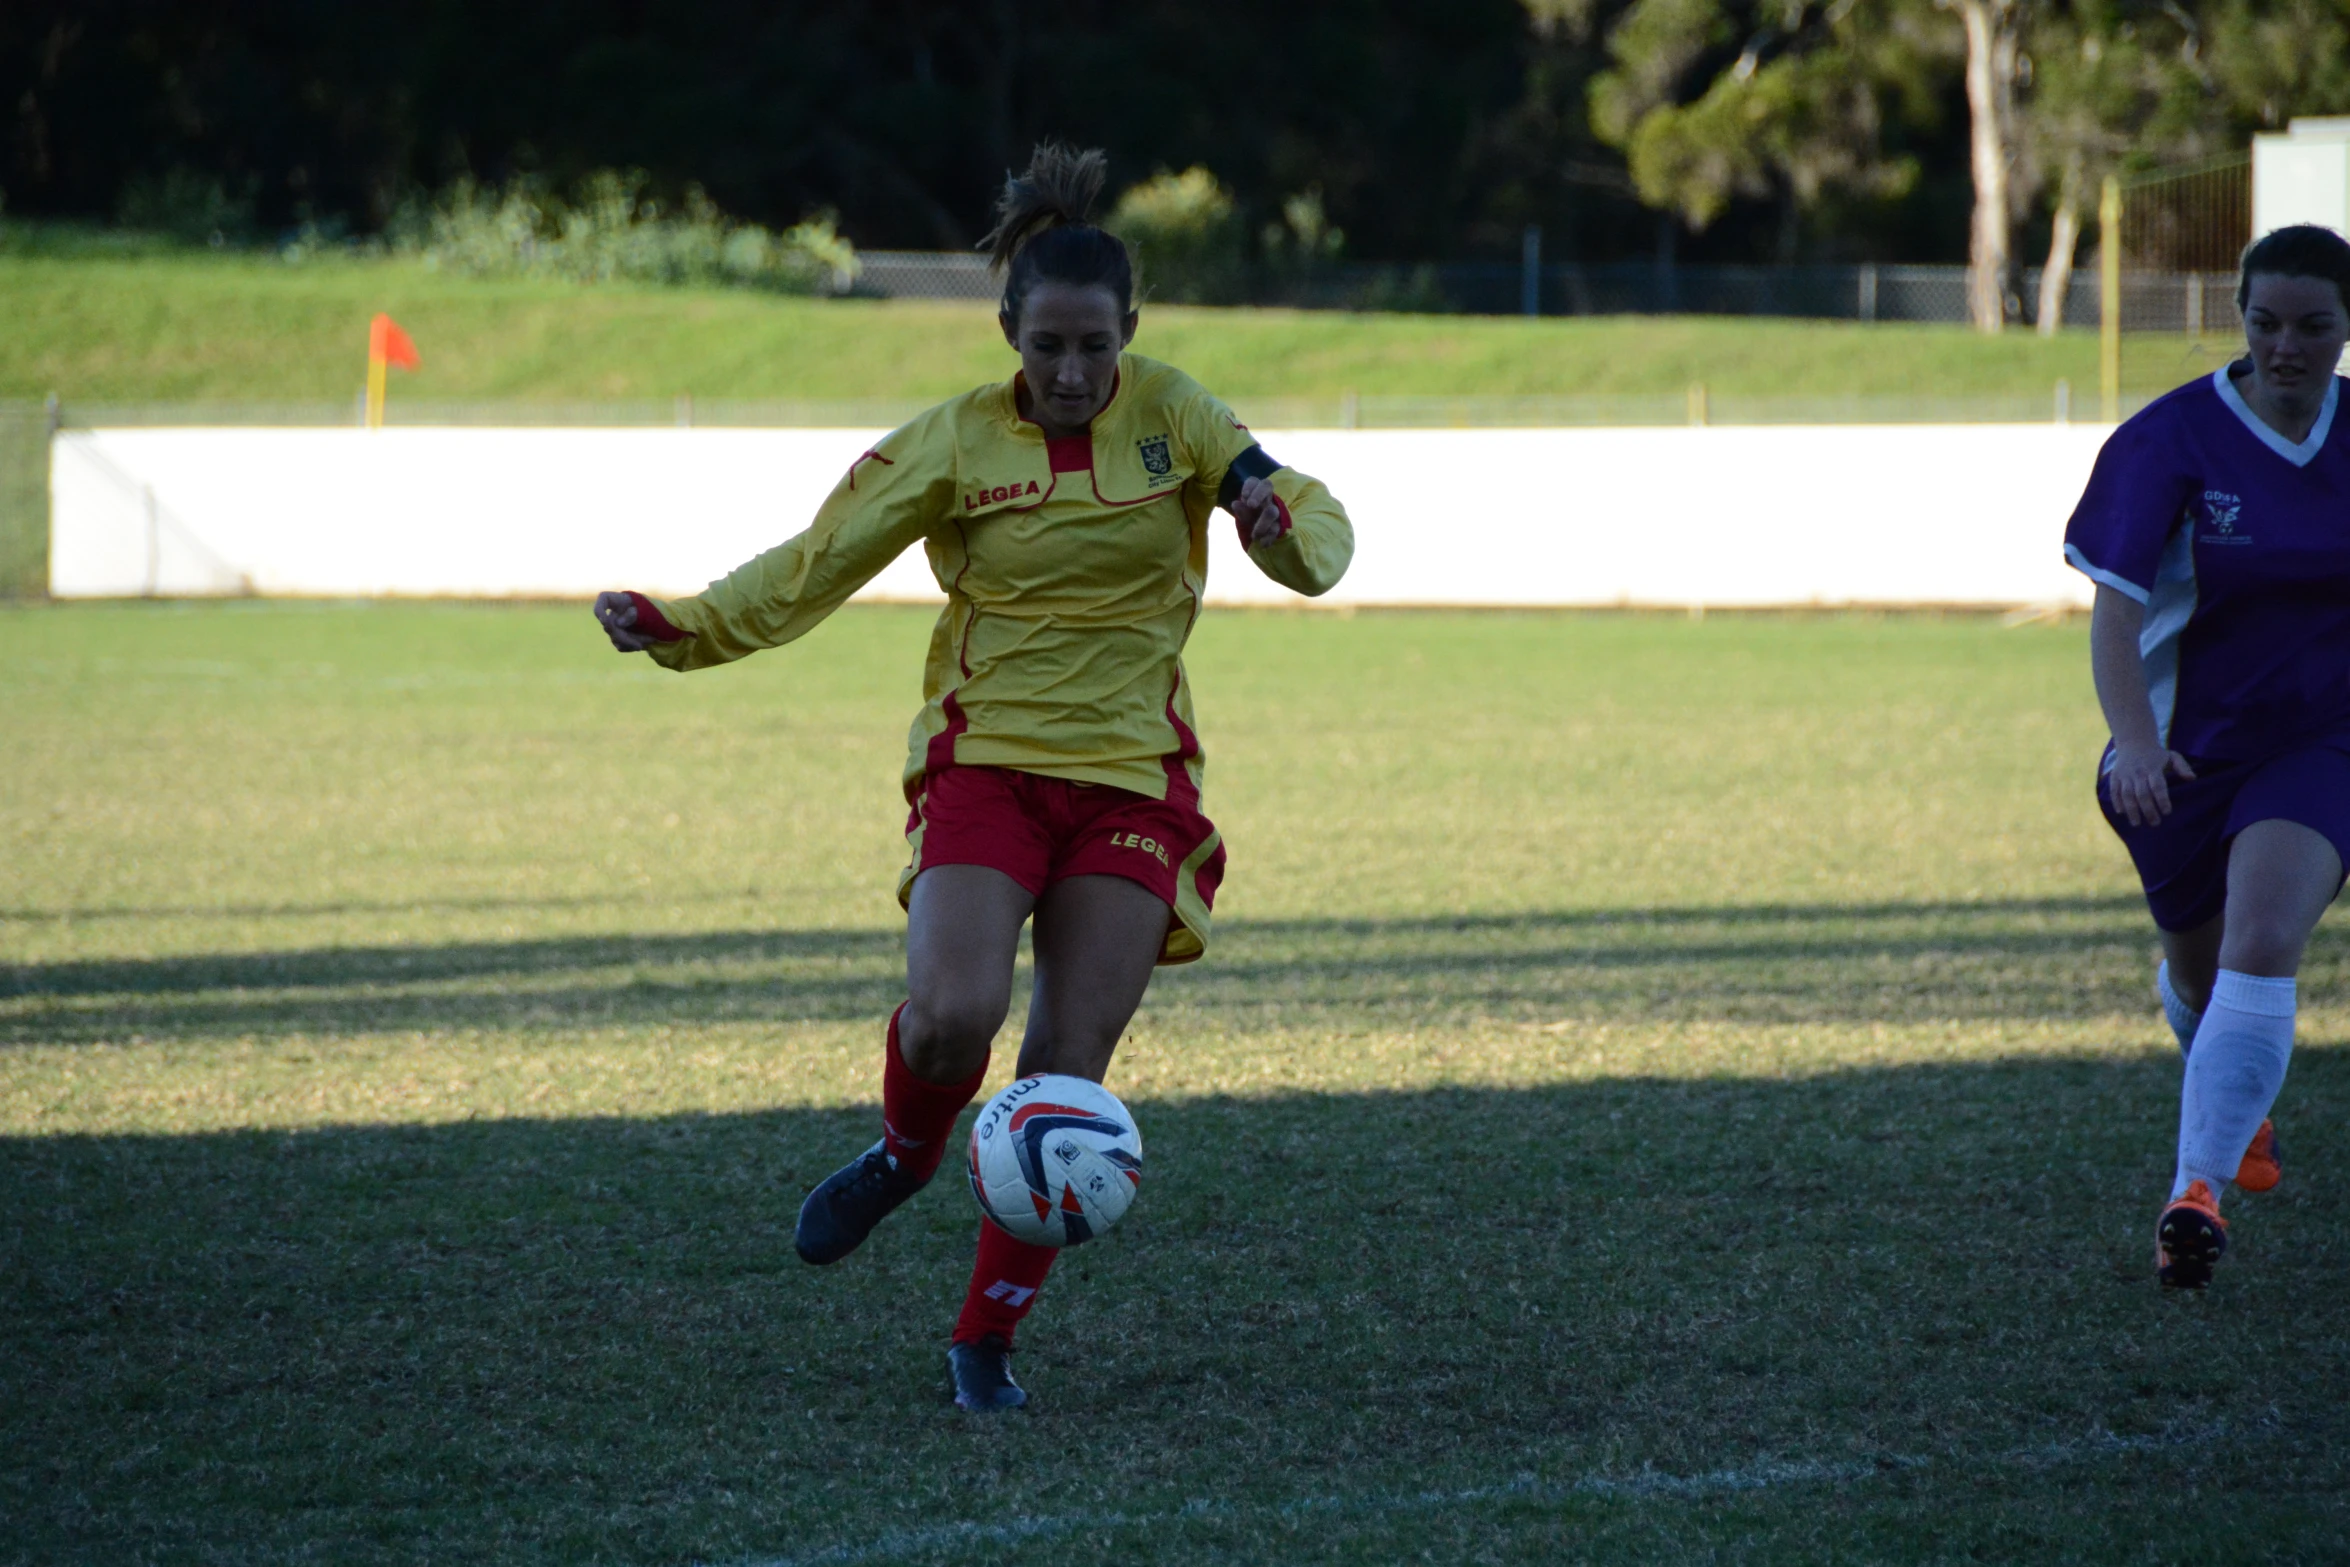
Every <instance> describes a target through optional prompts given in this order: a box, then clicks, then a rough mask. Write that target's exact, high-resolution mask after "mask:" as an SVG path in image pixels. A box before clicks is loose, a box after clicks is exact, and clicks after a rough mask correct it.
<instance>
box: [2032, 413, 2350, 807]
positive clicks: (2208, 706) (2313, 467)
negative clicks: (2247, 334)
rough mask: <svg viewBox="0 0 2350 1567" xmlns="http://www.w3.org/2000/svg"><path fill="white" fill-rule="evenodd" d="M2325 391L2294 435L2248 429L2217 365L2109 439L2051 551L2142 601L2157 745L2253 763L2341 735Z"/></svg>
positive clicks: (2347, 589) (2344, 490)
mask: <svg viewBox="0 0 2350 1567" xmlns="http://www.w3.org/2000/svg"><path fill="white" fill-rule="evenodd" d="M2341 392H2342V383H2341V381H2340V380H2338V379H2337V380H2335V381H2334V382H2333V384H2332V385H2330V386H2328V387H2327V388H2326V396H2325V406H2324V407H2323V408H2322V409H2321V410H2320V411H2319V413H2318V416H2317V423H2316V424H2315V425H2313V426H2311V427H2310V431H2309V439H2307V440H2306V441H2303V442H2302V443H2301V444H2300V445H2298V446H2295V445H2293V444H2292V443H2291V442H2289V441H2287V440H2286V439H2285V438H2284V437H2283V436H2281V435H2279V434H2278V433H2277V432H2276V431H2274V430H2272V429H2270V428H2269V427H2268V426H2267V425H2265V424H2263V423H2262V422H2261V420H2260V416H2259V415H2258V414H2255V413H2254V412H2253V411H2252V410H2251V408H2250V407H2248V406H2247V405H2246V404H2245V402H2244V398H2243V394H2242V393H2241V392H2239V391H2238V390H2237V389H2236V387H2235V384H2234V383H2233V382H2232V381H2231V380H2229V378H2228V372H2227V369H2226V368H2225V367H2222V368H2221V369H2220V370H2218V371H2216V372H2214V373H2213V374H2212V376H2211V378H2210V379H2209V380H2201V381H2191V382H2189V383H2188V384H2187V385H2185V386H2182V387H2180V388H2179V389H2178V390H2177V391H2175V392H2171V393H2169V394H2167V395H2165V396H2163V397H2161V398H2159V399H2157V400H2156V401H2155V402H2153V403H2151V404H2149V405H2148V406H2147V407H2146V408H2145V409H2144V410H2143V411H2142V412H2140V413H2139V414H2137V415H2136V416H2135V417H2134V418H2132V419H2130V420H2129V421H2128V422H2127V423H2125V424H2124V425H2123V426H2122V427H2121V428H2120V429H2118V430H2116V431H2114V432H2113V435H2112V437H2111V439H2109V440H2107V441H2106V443H2105V446H2104V449H2103V450H2101V451H2100V452H2098V454H2097V467H2096V470H2095V471H2094V472H2092V473H2091V474H2090V476H2089V488H2088V489H2087V491H2085V492H2084V493H2083V494H2082V496H2081V504H2080V505H2079V506H2077V507H2075V508H2074V510H2073V518H2072V522H2071V523H2070V524H2069V525H2068V526H2067V527H2066V529H2065V535H2064V557H2065V559H2066V560H2068V561H2070V562H2071V563H2072V564H2073V565H2074V566H2075V567H2076V568H2078V569H2079V570H2081V571H2083V572H2085V573H2087V574H2088V575H2089V576H2090V577H2091V578H2093V579H2095V580H2096V581H2097V582H2099V583H2101V584H2103V585H2104V586H2106V587H2109V588H2112V589H2114V590H2116V591H2117V592H2121V593H2127V594H2128V595H2129V596H2130V597H2132V598H2134V599H2136V600H2137V601H2138V602H2139V603H2141V604H2143V605H2145V606H2146V629H2145V631H2144V632H2143V633H2142V634H2141V635H2140V637H2139V640H2138V650H2139V653H2140V655H2141V656H2142V657H2143V658H2144V659H2145V661H2146V685H2147V689H2148V691H2149V693H2150V694H2151V695H2152V696H2153V698H2154V721H2155V723H2156V724H2157V725H2158V726H2159V727H2160V729H2161V732H2162V735H2163V743H2164V744H2165V745H2167V746H2169V747H2170V748H2171V749H2172V750H2174V751H2180V752H2184V753H2185V754H2186V755H2188V756H2192V757H2208V758H2212V759H2215V760H2221V761H2252V760H2257V759H2259V758H2263V757H2267V756H2271V755H2273V754H2275V753H2276V752H2277V751H2278V750H2279V749H2281V748H2283V747H2285V746H2287V745H2290V744H2291V743H2292V742H2293V741H2295V740H2297V739H2301V738H2305V737H2307V736H2310V735H2313V734H2318V733H2322V732H2324V731H2327V730H2332V729H2340V728H2345V727H2350V432H2344V431H2342V430H2340V429H2339V428H2338V427H2337V425H2336V423H2335V419H2334V411H2335V408H2336V407H2337V405H2338V404H2339V402H2340V400H2341Z"/></svg>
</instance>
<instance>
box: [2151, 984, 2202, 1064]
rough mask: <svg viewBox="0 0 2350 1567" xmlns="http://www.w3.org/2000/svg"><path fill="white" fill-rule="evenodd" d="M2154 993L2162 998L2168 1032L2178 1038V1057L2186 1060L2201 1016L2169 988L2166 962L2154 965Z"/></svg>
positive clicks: (2193, 1042) (2199, 1024) (2200, 1024)
mask: <svg viewBox="0 0 2350 1567" xmlns="http://www.w3.org/2000/svg"><path fill="white" fill-rule="evenodd" d="M2154 993H2155V994H2156V995H2158V996H2160V997H2161V998H2162V1015H2163V1018H2164V1019H2165V1020H2166V1021H2167V1022H2168V1023H2169V1024H2170V1031H2171V1032H2172V1033H2174V1034H2176V1035H2178V1036H2179V1057H2180V1059H2181V1060H2184V1059H2185V1058H2186V1055H2187V1052H2188V1050H2190V1049H2191V1048H2193V1046H2194V1044H2195V1030H2197V1029H2199V1028H2201V1027H2202V1026H2203V1014H2202V1013H2200V1012H2198V1011H2196V1010H2195V1009H2194V1008H2193V1007H2190V1006H2189V1005H2187V1003H2185V1002H2184V1001H2181V1000H2180V999H2179V993H2178V992H2177V991H2175V990H2173V989H2171V988H2170V964H2169V962H2168V961H2167V960H2166V961H2164V962H2162V963H2159V964H2157V965H2155V969H2154Z"/></svg>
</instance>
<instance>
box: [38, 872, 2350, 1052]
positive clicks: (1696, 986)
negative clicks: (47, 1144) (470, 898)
mask: <svg viewBox="0 0 2350 1567" xmlns="http://www.w3.org/2000/svg"><path fill="white" fill-rule="evenodd" d="M2151 945H2152V938H2151V934H2150V927H2149V926H2148V925H2147V923H2146V920H2145V915H2144V913H2143V911H2142V909H2141V907H2140V905H2139V903H2138V901H2137V900H2136V899H2135V898H2123V897H2114V898H2072V899H2035V900H2015V901H2007V902H1983V903H1916V904H1902V903H1879V904H1856V905H1841V904H1816V905H1777V906H1770V905H1766V906H1749V905H1726V906H1721V907H1712V908H1706V907H1693V908H1669V909H1656V910H1639V911H1583V910H1577V911H1563V912H1547V913H1533V914H1525V915H1507V916H1474V917H1446V916H1439V917H1432V918H1405V919H1392V920H1264V921H1240V920H1234V921H1227V922H1225V923H1224V924H1223V925H1221V926H1219V927H1218V934H1217V944H1216V950H1215V952H1214V953H1213V955H1212V956H1211V958H1210V960H1209V961H1208V962H1206V963H1204V964H1202V965H1200V966H1198V967H1197V968H1193V969H1187V970H1177V971H1170V972H1168V973H1167V974H1165V975H1163V976H1162V978H1161V981H1160V983H1159V984H1158V986H1157V987H1156V988H1155V989H1154V991H1153V999H1152V1002H1151V1003H1150V1004H1151V1005H1152V1006H1153V1007H1154V1008H1157V1009H1173V1010H1175V1011H1182V1010H1185V1009H1188V1010H1190V1011H1192V1012H1195V1013H1196V1012H1201V1011H1205V1012H1211V1013H1218V1012H1221V1013H1234V1014H1248V1015H1252V1016H1254V1015H1260V1014H1261V1013H1262V1010H1263V1009H1264V1008H1265V1007H1267V1006H1277V1007H1279V1008H1281V1009H1282V1011H1283V1013H1284V1017H1285V1020H1286V1021H1288V1022H1291V1023H1296V1024H1315V1023H1321V1024H1328V1025H1333V1026H1346V1025H1352V1024H1362V1023H1369V1024H1378V1025H1394V1024H1409V1023H1412V1022H1414V1021H1417V1020H1419V1019H1422V1018H1425V1017H1429V1016H1435V1015H1445V1016H1457V1015H1459V1014H1460V1013H1461V1012H1462V1011H1464V1010H1469V1011H1476V1012H1484V1013H1491V1014H1494V1015H1497V1016H1502V1017H1510V1018H1520V1019H1522V1018H1527V1017H1536V1016H1545V1017H1548V1016H1571V1017H1587V1016H1649V1017H1655V1016H1662V1017H1684V1018H1698V1017H1725V1018H1735V1019H1739V1020H1747V1021H1772V1020H1785V1021H1806V1020H1813V1021H1816V1020H1834V1019H1849V1020H1864V1021H1877V1020H1893V1021H1898V1020H1902V1019H1906V1018H1912V1017H1937V1018H1999V1017H2018V1018H2021V1017H2031V1018H2040V1017H2052V1016H2053V1017H2083V1016H2104V1015H2110V1014H2111V1013H2112V1012H2113V1011H2115V1010H2116V1009H2132V1010H2136V1009H2141V1008H2142V1004H2143V996H2142V995H2141V992H2142V991H2143V990H2144V988H2145V985H2146V972H2145V971H2146V969H2147V967H2148V962H2149V959H2148V956H2147V955H2148V953H2149V952H2150V950H2151ZM902 950H903V938H902V935H901V933H900V932H898V931H897V930H894V929H893V930H724V931H713V932H708V933H703V934H695V935H609V936H573V937H556V938H548V939H538V940H523V941H499V942H469V943H455V944H449V945H443V946H399V947H375V948H369V947H334V948H314V949H306V950H294V951H286V952H264V953H240V954H218V955H199V956H192V957H174V958H156V959H122V960H95V961H72V962H56V963H30V964H14V965H8V966H0V1044H29V1043H88V1042H102V1041H110V1040H119V1039H126V1038H130V1037H132V1036H138V1037H143V1038H147V1039H173V1038H201V1037H222V1036H248V1035H252V1036H275V1035H284V1034H295V1033H319V1032H337V1031H342V1032H348V1031H353V1030H360V1031H376V1030H392V1029H398V1030H412V1029H432V1028H476V1029H495V1028H511V1027H520V1028H545V1027H577V1026H608V1025H614V1024H632V1023H638V1024H642V1023H661V1022H711V1021H725V1020H747V1021H765V1022H803V1021H820V1020H849V1019H864V1018H871V1017H874V1016H878V1015H880V1014H882V1013H885V1012H886V1011H887V1010H888V1009H889V1007H890V1006H892V1005H893V1004H894V1003H895V1001H896V1000H897V999H898V997H899V995H900V994H901V993H902V956H901V954H902ZM2319 956H2320V960H2321V961H2323V960H2324V958H2325V954H2324V951H2323V950H2322V944H2321V952H2320V955H2319Z"/></svg>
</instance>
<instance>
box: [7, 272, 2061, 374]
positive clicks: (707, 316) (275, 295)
mask: <svg viewBox="0 0 2350 1567" xmlns="http://www.w3.org/2000/svg"><path fill="white" fill-rule="evenodd" d="M378 310H386V311H389V312H391V313H392V314H393V315H394V316H395V317H396V318H398V320H399V321H400V322H401V324H402V325H403V326H405V327H407V328H408V329H409V330H410V331H411V332H412V333H413V334H414V336H415V338H416V341H417V343H418V345H419V348H420V349H421V351H422V354H423V359H424V366H423V368H422V369H421V370H419V371H418V372H416V373H415V374H413V375H403V376H401V377H400V378H399V380H398V381H397V383H396V385H395V389H394V395H395V397H397V398H401V399H422V400H428V401H429V400H444V401H445V400H468V399H520V400H535V401H546V400H569V401H601V400H614V399H621V400H627V399H653V400H657V401H662V402H666V401H667V400H668V399H670V398H672V397H675V396H677V395H679V394H689V395H692V396H695V397H698V398H709V399H727V398H737V399H756V400H773V399H782V400H817V401H823V400H864V399H871V400H879V401H886V402H908V401H910V402H914V403H924V402H931V401H936V400H937V399H939V398H943V397H947V396H951V395H953V394H954V393H957V392H961V391H964V390H966V389H968V388H969V387H971V386H973V385H976V384H978V383H980V382H982V381H990V380H1001V379H1003V378H1004V377H1005V376H1006V375H1007V374H1009V373H1010V364H1009V353H1008V350H1006V349H1005V347H1004V345H1003V341H1002V339H1001V338H1000V337H999V336H997V335H996V332H995V327H994V321H993V317H992V314H991V312H990V311H989V310H988V309H987V308H986V307H985V306H984V305H970V304H956V303H928V302H920V301H907V302H899V303H882V302H871V301H854V300H807V299H789V298H779V297H774V296H767V295H758V294H749V293H742V292H737V291H731V290H720V289H665V288H653V287H640V286H633V285H599V286H594V287H587V286H579V285H573V284H563V283H541V282H498V281H478V280H466V279H459V278H451V277H448V276H444V275H440V274H436V273H432V272H427V271H425V270H424V269H423V268H422V267H421V266H420V265H417V264H413V263H408V262H396V261H385V262H349V261H337V260H327V261H321V262H314V263H311V264H309V265H306V266H291V265H287V264H285V263H283V262H279V261H274V260H270V259H266V258H260V257H251V256H235V255H231V256H213V255H210V254H206V253H202V252H197V253H192V254H179V255H174V254H157V255H151V256H145V257H131V258H108V257H102V256H101V257H81V258H70V259H68V258H57V257H44V256H37V255H36V256H25V255H13V256H12V255H8V254H6V253H5V252H4V251H0V311H4V312H5V315H6V318H7V319H8V320H9V321H10V323H11V330H10V331H9V332H7V333H5V334H0V398H38V397H44V396H47V395H48V394H50V393H52V392H54V393H57V394H58V395H59V396H61V397H63V398H64V399H66V401H67V402H68V403H87V402H101V403H122V402H146V401H166V402H186V401H228V402H264V403H281V404H282V403H288V402H299V401H305V400H311V401H321V400H322V401H329V402H335V403H342V402H347V401H349V400H350V398H351V396H352V394H353V392H354V391H355V390H356V389H357V387H358V386H359V383H360V381H361V379H362V376H363V372H364V368H365V365H364V360H365V353H366V341H367V320H368V317H369V316H370V315H371V314H373V313H374V312H375V311H378ZM1135 346H1136V348H1137V349H1138V350H1139V351H1141V352H1143V353H1147V354H1151V355H1154V356H1156V357H1159V358H1163V359H1167V360H1171V361H1173V362H1174V363H1177V364H1180V365H1182V366H1184V367H1185V368H1186V369H1188V370H1190V371H1191V372H1192V373H1193V374H1195V375H1197V376H1199V377H1200V378H1201V379H1202V380H1203V381H1205V382H1207V383H1208V384H1209V385H1210V386H1212V387H1214V388H1216V389H1217V390H1218V391H1220V392H1222V393H1223V394H1224V395H1225V396H1227V397H1229V398H1231V399H1234V400H1235V401H1238V402H1242V403H1246V402H1249V401H1267V400H1287V399H1318V400H1327V401H1330V402H1332V403H1335V401H1336V400H1337V399H1338V398H1339V397H1340V396H1341V395H1342V394H1343V393H1345V392H1347V391H1354V392H1357V393H1360V394H1361V395H1363V396H1366V397H1383V396H1412V397H1446V396H1480V397H1512V396H1566V395H1576V396H1608V395H1621V396H1634V395H1669V396H1672V397H1676V398H1677V397H1680V396H1681V395H1682V394H1683V393H1684V392H1685V391H1686V390H1687V388H1688V386H1689V384H1690V383H1691V382H1693V381H1703V382H1705V383H1706V384H1707V385H1708V387H1709V388H1710V389H1711V390H1712V391H1713V392H1714V393H1716V394H1718V395H1720V396H1723V397H1727V398H1733V399H1735V398H1738V397H1751V398H1765V397H1787V396H1851V397H1861V398H1870V397H1914V396H1918V395H1920V394H1921V390H1922V389H1931V390H1932V391H1933V392H1934V393H1935V394H1936V395H1942V396H1951V397H1966V396H1982V395H1993V396H2004V395H2013V396H2019V397H2027V398H2030V399H2033V400H2034V405H2035V406H2037V405H2038V402H2039V400H2044V399H2046V398H2047V397H2048V396H2049V394H2050V389H2051V388H2052V387H2053V386H2054V384H2055V382H2056V381H2057V379H2058V378H2060V377H2065V378H2069V379H2070V380H2071V382H2072V384H2073V385H2074V386H2075V387H2076V388H2080V389H2082V390H2081V392H2080V395H2081V396H2083V397H2084V398H2086V397H2087V396H2088V395H2089V394H2090V392H2091V391H2093V389H2094V387H2095V385H2096V377H2097V357H2096V356H2097V345H2096V339H2095V337H2094V335H2093V334H2089V333H2081V332H2075V333H2069V334H2067V335H2065V336H2063V337H2061V338H2058V339H2056V340H2054V341H2043V340H2041V339H2039V338H2037V337H2034V336H2032V335H2031V334H2030V333H2028V332H2011V333H2008V334H2005V335H2004V336H2001V337H1998V338H1982V337H1978V336H1977V335H1975V334H1974V333H1972V332H1969V331H1967V330H1965V329H1964V328H1960V327H1943V326H1894V325H1877V326H1862V325H1858V324H1839V323H1833V322H1807V321H1782V320H1732V319H1726V318H1706V317H1674V318H1661V319H1635V318H1624V317H1614V318H1581V319H1567V318H1552V319H1547V320H1541V321H1524V320H1518V319H1512V318H1492V317H1468V316H1402V315H1376V316H1375V315H1345V314H1338V313H1333V312H1315V311H1290V310H1205V309H1189V308H1184V307H1179V306H1169V307H1165V308H1158V307H1146V309H1145V311H1144V314H1143V326H1142V332H1141V335H1140V337H1139V338H1138V339H1137V340H1136V345H1135ZM2084 407H2085V404H2084Z"/></svg>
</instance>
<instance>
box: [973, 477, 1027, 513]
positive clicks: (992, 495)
mask: <svg viewBox="0 0 2350 1567" xmlns="http://www.w3.org/2000/svg"><path fill="white" fill-rule="evenodd" d="M1043 493H1044V491H1043V490H1042V489H1041V488H1040V487H1039V486H1038V484H1037V482H1036V481H1035V480H1034V479H1031V480H1029V481H1028V482H1027V483H1026V484H1024V485H1022V484H997V485H986V486H982V487H981V488H980V489H979V491H978V492H977V493H975V494H971V495H966V496H964V497H963V509H964V510H965V511H977V510H978V509H979V508H980V507H982V506H994V505H996V504H998V503H1000V502H1003V501H1016V500H1020V499H1022V498H1023V497H1025V496H1030V495H1042V494H1043Z"/></svg>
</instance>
